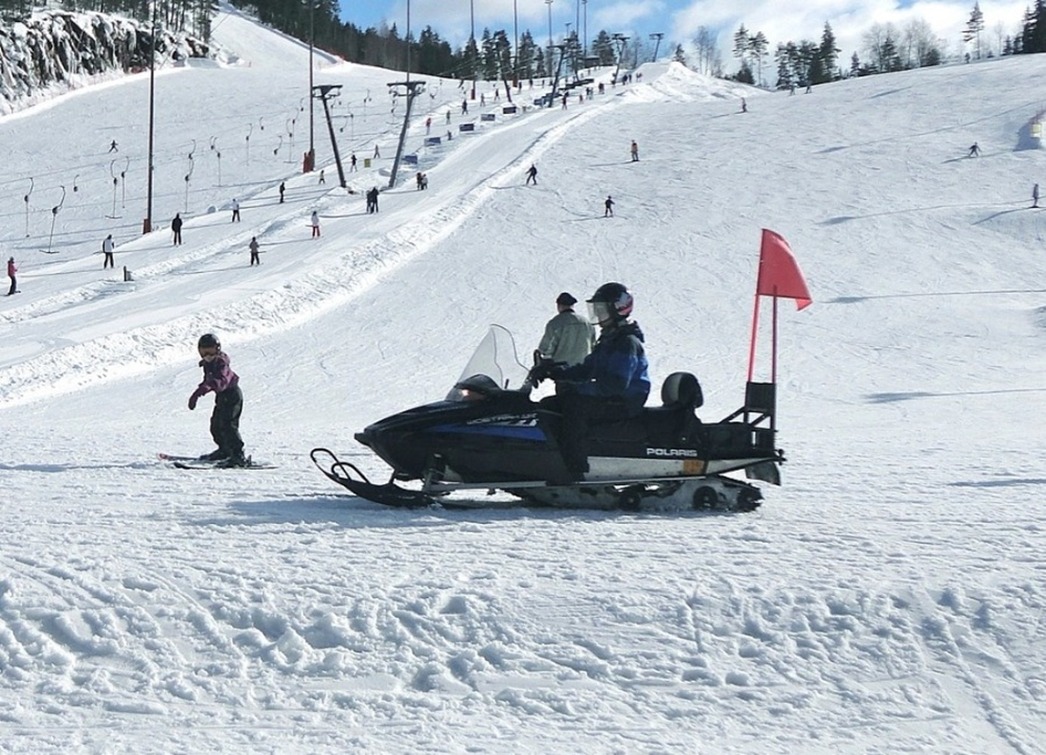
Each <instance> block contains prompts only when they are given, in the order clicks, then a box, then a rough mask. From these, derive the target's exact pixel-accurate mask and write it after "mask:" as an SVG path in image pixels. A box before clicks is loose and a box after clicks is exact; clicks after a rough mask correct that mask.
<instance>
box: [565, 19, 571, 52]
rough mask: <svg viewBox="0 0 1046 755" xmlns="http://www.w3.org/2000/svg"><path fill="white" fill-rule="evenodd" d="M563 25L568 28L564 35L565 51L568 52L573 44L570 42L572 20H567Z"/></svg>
mask: <svg viewBox="0 0 1046 755" xmlns="http://www.w3.org/2000/svg"><path fill="white" fill-rule="evenodd" d="M563 25H564V26H565V27H566V29H567V32H566V35H565V36H564V37H563V45H564V46H563V53H564V54H566V52H567V51H568V50H570V49H571V44H570V21H567V22H566V23H565V24H563Z"/></svg>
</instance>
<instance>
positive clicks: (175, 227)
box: [171, 212, 182, 246]
mask: <svg viewBox="0 0 1046 755" xmlns="http://www.w3.org/2000/svg"><path fill="white" fill-rule="evenodd" d="M171 231H173V232H174V245H175V246H179V245H180V244H181V243H182V215H181V213H180V212H176V213H175V214H174V220H172V221H171Z"/></svg>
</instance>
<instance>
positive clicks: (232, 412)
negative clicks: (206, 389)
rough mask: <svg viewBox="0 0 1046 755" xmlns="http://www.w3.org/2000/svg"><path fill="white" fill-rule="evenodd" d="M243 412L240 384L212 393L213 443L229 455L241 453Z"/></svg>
mask: <svg viewBox="0 0 1046 755" xmlns="http://www.w3.org/2000/svg"><path fill="white" fill-rule="evenodd" d="M242 412H243V391H241V390H240V386H238V385H237V386H235V387H233V388H227V389H226V390H224V391H222V392H221V393H216V394H214V411H213V412H211V437H212V438H214V442H215V444H216V445H217V446H218V448H220V449H221V450H222V451H224V452H225V453H226V454H228V455H229V456H239V455H240V454H242V453H243V438H241V437H240V414H241V413H242Z"/></svg>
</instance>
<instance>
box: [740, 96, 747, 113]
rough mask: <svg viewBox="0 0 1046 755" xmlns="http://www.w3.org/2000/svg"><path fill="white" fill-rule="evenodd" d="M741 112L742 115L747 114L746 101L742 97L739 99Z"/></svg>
mask: <svg viewBox="0 0 1046 755" xmlns="http://www.w3.org/2000/svg"><path fill="white" fill-rule="evenodd" d="M741 112H742V113H747V112H748V101H747V100H746V99H745V98H744V97H742V98H741Z"/></svg>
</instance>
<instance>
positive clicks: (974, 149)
mask: <svg viewBox="0 0 1046 755" xmlns="http://www.w3.org/2000/svg"><path fill="white" fill-rule="evenodd" d="M980 155H981V148H980V147H978V146H977V142H974V143H973V144H971V145H970V151H969V152H968V153H966V156H967V157H980Z"/></svg>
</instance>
